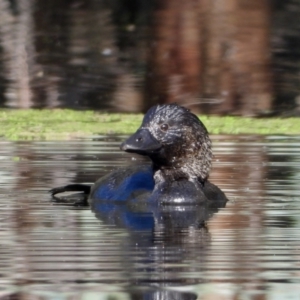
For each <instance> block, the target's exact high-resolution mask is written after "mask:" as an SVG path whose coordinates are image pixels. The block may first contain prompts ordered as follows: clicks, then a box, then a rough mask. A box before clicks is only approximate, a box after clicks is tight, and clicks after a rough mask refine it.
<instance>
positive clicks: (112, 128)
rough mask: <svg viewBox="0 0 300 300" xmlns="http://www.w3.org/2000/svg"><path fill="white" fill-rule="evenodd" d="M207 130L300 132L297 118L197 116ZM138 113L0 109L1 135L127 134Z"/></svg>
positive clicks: (17, 137)
mask: <svg viewBox="0 0 300 300" xmlns="http://www.w3.org/2000/svg"><path fill="white" fill-rule="evenodd" d="M200 119H201V120H202V122H203V123H204V124H205V125H206V127H207V129H208V131H209V132H210V134H270V135H274V134H285V135H299V134H300V118H259V119H255V118H245V117H216V116H200ZM141 120H142V115H141V114H138V115H137V114H115V113H114V114H108V113H99V112H94V111H73V110H68V109H55V110H48V109H45V110H0V138H1V139H7V140H31V139H35V140H40V139H43V140H45V139H46V140H62V139H72V138H78V137H88V136H92V135H98V134H130V133H133V132H134V131H135V130H136V129H137V128H138V127H139V125H140V123H141Z"/></svg>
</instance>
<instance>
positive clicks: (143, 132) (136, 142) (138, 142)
mask: <svg viewBox="0 0 300 300" xmlns="http://www.w3.org/2000/svg"><path fill="white" fill-rule="evenodd" d="M161 147H162V145H161V144H160V143H159V142H158V141H157V140H156V139H155V138H154V137H153V136H152V134H151V133H150V131H149V130H148V129H145V128H142V129H139V130H138V131H137V132H136V133H134V134H133V135H132V136H130V137H129V138H128V139H127V140H126V141H125V142H123V143H122V144H121V147H120V148H121V150H123V151H126V152H132V153H138V154H141V155H151V154H153V153H156V152H158V151H159V150H160V149H161Z"/></svg>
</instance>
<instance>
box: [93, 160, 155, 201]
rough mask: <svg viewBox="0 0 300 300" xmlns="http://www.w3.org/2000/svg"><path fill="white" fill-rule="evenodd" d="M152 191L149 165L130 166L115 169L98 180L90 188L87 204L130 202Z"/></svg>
mask: <svg viewBox="0 0 300 300" xmlns="http://www.w3.org/2000/svg"><path fill="white" fill-rule="evenodd" d="M153 189H154V180H153V170H152V167H151V166H149V165H141V166H130V167H124V168H120V169H117V170H115V171H113V172H112V173H109V174H108V175H106V176H104V177H101V178H100V179H98V180H97V181H96V182H95V184H94V185H93V186H92V189H91V193H90V195H89V202H90V203H91V202H93V201H96V200H103V201H130V200H134V199H135V198H138V197H141V196H142V195H145V197H147V196H148V195H149V194H150V193H151V192H152V191H153Z"/></svg>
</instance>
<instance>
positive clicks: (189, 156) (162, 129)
mask: <svg viewBox="0 0 300 300" xmlns="http://www.w3.org/2000/svg"><path fill="white" fill-rule="evenodd" d="M121 149H122V150H124V151H126V152H133V153H138V154H141V155H146V156H149V157H150V159H151V160H152V161H153V164H154V169H155V170H160V171H161V173H162V175H163V176H164V177H165V176H171V177H173V178H175V179H178V178H187V179H189V180H194V179H198V180H200V181H205V180H206V178H207V177H208V173H209V170H210V167H211V161H212V150H211V141H210V139H209V136H208V132H207V130H206V128H205V126H204V125H203V123H202V122H201V121H200V120H199V119H198V117H197V116H195V115H194V114H192V113H191V112H190V111H189V110H188V109H187V108H184V107H182V106H179V105H177V104H168V105H157V106H154V107H152V108H150V109H149V111H148V112H147V113H146V115H145V117H144V119H143V122H142V125H141V127H140V128H139V129H138V130H137V132H136V133H134V134H133V135H132V136H130V137H129V138H128V139H127V140H126V141H125V142H124V143H122V145H121Z"/></svg>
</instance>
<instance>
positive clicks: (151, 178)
mask: <svg viewBox="0 0 300 300" xmlns="http://www.w3.org/2000/svg"><path fill="white" fill-rule="evenodd" d="M121 149H122V150H124V151H126V152H132V153H138V154H141V155H144V156H148V157H149V158H150V160H151V161H152V164H151V165H147V166H133V167H127V168H123V169H118V170H116V171H113V172H112V173H110V174H108V175H106V176H104V177H102V178H100V179H99V180H97V181H96V182H95V184H94V185H93V186H92V187H91V188H89V187H87V186H83V188H82V191H83V192H84V193H86V194H87V195H88V202H89V204H93V202H95V201H97V202H98V201H117V202H119V201H121V202H126V201H147V202H151V203H159V204H199V203H202V202H204V201H207V200H209V201H214V200H217V201H226V200H227V199H226V197H225V195H224V193H223V192H222V191H221V190H220V189H219V188H218V187H216V186H215V185H213V184H212V183H210V182H209V181H208V174H209V171H210V167H211V160H212V150H211V141H210V139H209V136H208V133H207V130H206V128H205V126H204V125H203V124H202V122H201V121H200V120H199V119H198V118H197V117H196V116H195V115H194V114H192V113H191V112H190V111H189V110H187V109H186V108H184V107H181V106H178V105H176V104H170V105H158V106H155V107H153V108H151V109H150V110H149V111H148V112H147V114H146V115H145V117H144V120H143V122H142V125H141V127H140V128H139V129H138V130H137V132H136V133H135V134H133V135H132V136H131V137H129V138H128V139H127V140H126V141H125V142H124V143H123V144H122V145H121ZM75 187H76V189H75ZM72 188H73V190H74V191H79V190H80V186H79V185H69V186H65V187H61V188H56V189H53V190H52V191H51V192H52V194H53V195H55V194H57V193H60V192H64V191H72Z"/></svg>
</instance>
